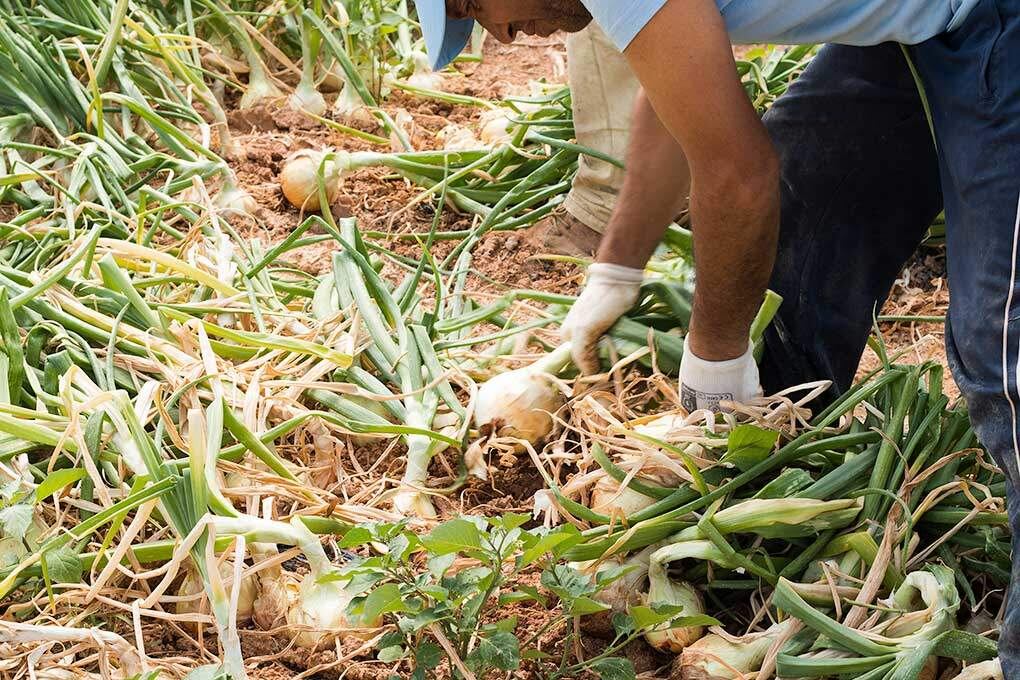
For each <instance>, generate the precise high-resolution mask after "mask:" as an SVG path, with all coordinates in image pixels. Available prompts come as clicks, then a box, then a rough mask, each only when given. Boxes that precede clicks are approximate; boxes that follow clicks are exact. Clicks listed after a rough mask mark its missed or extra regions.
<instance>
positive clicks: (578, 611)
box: [567, 597, 610, 616]
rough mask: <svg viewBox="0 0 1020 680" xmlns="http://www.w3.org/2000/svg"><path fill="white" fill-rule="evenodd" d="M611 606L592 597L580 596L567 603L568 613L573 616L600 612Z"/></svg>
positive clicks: (607, 609)
mask: <svg viewBox="0 0 1020 680" xmlns="http://www.w3.org/2000/svg"><path fill="white" fill-rule="evenodd" d="M609 609H610V606H609V605H607V604H603V603H601V602H596V601H595V600H593V599H591V598H590V597H578V598H574V599H573V600H570V601H569V602H568V603H567V613H569V614H570V615H571V616H590V615H591V614H598V613H599V612H604V611H609Z"/></svg>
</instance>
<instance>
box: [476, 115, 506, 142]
mask: <svg viewBox="0 0 1020 680" xmlns="http://www.w3.org/2000/svg"><path fill="white" fill-rule="evenodd" d="M511 125H512V123H511V121H510V117H509V116H508V115H507V112H506V111H505V110H503V109H490V110H488V111H485V112H484V113H483V114H482V116H481V118H480V119H479V120H478V127H479V129H480V130H481V132H480V134H479V135H478V136H479V138H480V139H481V140H482V142H483V143H485V144H487V145H490V146H491V145H493V144H499V143H501V142H507V141H510V126H511Z"/></svg>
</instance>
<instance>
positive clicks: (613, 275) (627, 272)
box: [588, 262, 645, 285]
mask: <svg viewBox="0 0 1020 680" xmlns="http://www.w3.org/2000/svg"><path fill="white" fill-rule="evenodd" d="M644 280H645V270H644V269H635V268H633V267H624V266H623V265H622V264H609V263H607V262H596V263H595V264H592V265H589V266H588V282H589V283H591V282H593V281H599V282H605V283H620V284H630V285H633V284H635V283H641V282H642V281H644Z"/></svg>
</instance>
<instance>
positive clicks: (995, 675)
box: [952, 659, 1005, 680]
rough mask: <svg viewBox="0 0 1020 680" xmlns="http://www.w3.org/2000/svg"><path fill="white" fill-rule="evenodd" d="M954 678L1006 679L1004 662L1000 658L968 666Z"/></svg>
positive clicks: (975, 679)
mask: <svg viewBox="0 0 1020 680" xmlns="http://www.w3.org/2000/svg"><path fill="white" fill-rule="evenodd" d="M952 680H1005V676H1004V675H1003V674H1002V662H1001V661H999V660H998V659H992V660H991V661H983V662H982V663H975V664H971V665H970V666H967V667H966V668H964V669H963V671H961V672H960V674H959V675H957V676H956V677H955V678H953V679H952Z"/></svg>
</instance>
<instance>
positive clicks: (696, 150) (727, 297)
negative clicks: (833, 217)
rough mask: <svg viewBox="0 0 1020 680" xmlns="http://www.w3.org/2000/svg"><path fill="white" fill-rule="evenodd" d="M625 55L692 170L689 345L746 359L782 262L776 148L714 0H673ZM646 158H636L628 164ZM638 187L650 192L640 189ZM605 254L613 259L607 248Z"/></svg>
mask: <svg viewBox="0 0 1020 680" xmlns="http://www.w3.org/2000/svg"><path fill="white" fill-rule="evenodd" d="M626 55H627V58H628V61H629V62H630V64H631V67H632V68H633V69H634V71H635V73H636V74H637V76H638V78H639V80H640V81H641V84H642V86H643V87H644V91H645V94H646V96H647V97H648V100H649V101H650V102H651V104H652V106H653V107H654V109H655V111H656V112H657V113H658V117H659V120H661V121H662V124H663V125H664V127H665V128H666V129H667V130H668V131H669V132H670V133H671V135H672V136H673V138H674V139H676V140H677V141H678V142H679V144H680V146H681V147H682V148H683V151H684V153H685V154H686V157H687V161H688V165H689V168H690V173H691V218H692V222H693V224H694V250H695V255H696V260H697V261H696V267H697V286H696V291H695V299H694V316H693V318H692V321H691V329H690V338H689V343H690V348H691V350H692V351H693V352H694V354H695V355H697V356H698V357H700V358H702V359H705V360H709V361H722V360H726V359H732V358H735V357H738V356H740V355H742V354H743V353H744V352H745V351H746V350H747V340H748V331H749V329H750V325H751V322H752V321H753V319H754V315H755V313H756V312H757V309H758V307H759V305H760V303H761V300H762V297H763V295H764V292H765V288H766V287H767V285H768V280H769V276H770V274H771V272H772V265H773V263H774V261H775V250H776V242H777V238H778V231H779V228H778V223H779V164H778V159H777V157H776V153H775V150H774V148H773V147H772V143H771V141H770V140H769V137H768V134H767V132H766V131H765V127H764V126H763V125H762V123H761V121H760V120H759V118H758V116H757V113H756V112H755V111H754V109H753V107H752V106H751V104H750V102H749V101H748V99H747V95H746V94H745V93H744V90H743V88H742V87H741V85H740V81H739V79H738V78H737V75H736V65H735V63H734V59H733V53H732V48H731V46H730V43H729V38H728V36H727V35H726V28H725V25H724V23H723V20H722V17H721V16H720V14H719V10H718V8H717V6H716V4H715V2H714V1H713V0H668V2H667V3H666V5H665V6H664V7H663V8H662V9H661V10H660V11H659V13H658V14H657V15H656V16H655V17H654V18H653V19H652V21H650V22H649V23H648V25H647V26H645V28H644V29H643V30H642V31H641V33H639V34H638V36H637V37H636V38H635V39H634V41H633V42H632V43H631V45H630V46H629V47H628V49H627V51H626ZM640 162H641V160H640V158H637V159H633V160H632V159H630V158H628V163H630V164H633V163H640ZM655 188H657V187H655ZM631 189H632V191H633V192H635V193H636V194H638V195H639V196H640V194H641V193H642V190H641V187H631ZM632 200H633V197H632ZM651 203H653V201H652V200H651V199H648V200H647V201H646V202H642V201H641V200H637V201H636V202H633V203H632V204H631V205H629V206H628V207H627V208H625V210H632V211H640V210H642V205H643V204H645V205H647V204H651ZM647 217H648V218H649V219H660V218H661V216H659V215H648V216H647ZM644 224H645V225H646V228H647V227H648V225H650V224H653V223H652V222H650V221H648V220H646V221H645V222H644ZM654 224H657V223H654ZM651 228H652V229H657V228H658V227H651ZM602 252H603V253H606V255H605V257H607V258H609V257H611V256H609V255H608V249H603V251H602ZM625 252H626V251H625ZM637 254H638V253H631V256H635V255H637ZM635 261H636V260H632V261H631V264H633V263H634V262H635ZM620 264H624V263H623V262H620Z"/></svg>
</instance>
